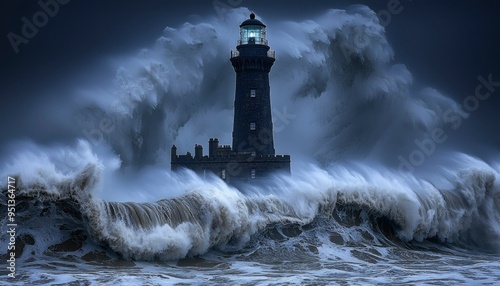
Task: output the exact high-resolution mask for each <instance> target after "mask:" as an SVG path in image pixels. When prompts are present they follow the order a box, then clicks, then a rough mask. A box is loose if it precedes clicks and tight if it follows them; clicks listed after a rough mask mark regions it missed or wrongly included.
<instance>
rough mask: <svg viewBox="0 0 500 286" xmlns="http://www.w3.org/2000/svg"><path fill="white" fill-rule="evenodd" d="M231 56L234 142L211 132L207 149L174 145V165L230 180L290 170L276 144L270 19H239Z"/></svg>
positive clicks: (198, 146) (287, 160)
mask: <svg viewBox="0 0 500 286" xmlns="http://www.w3.org/2000/svg"><path fill="white" fill-rule="evenodd" d="M230 61H231V64H232V66H233V69H234V71H235V73H236V87H235V96H234V118H233V133H232V146H231V145H219V140H218V139H217V138H210V139H209V141H208V148H209V151H208V155H203V146H202V145H198V144H196V145H195V155H194V156H193V155H192V154H191V153H190V152H187V153H186V155H178V154H177V150H178V149H177V147H176V146H175V145H173V146H172V149H171V169H172V170H173V171H175V170H179V169H181V168H187V169H191V170H193V171H195V172H197V173H198V174H201V175H203V176H207V174H210V173H213V174H215V175H216V176H219V177H220V178H221V179H223V180H224V181H226V182H228V183H236V182H241V181H252V180H258V179H263V178H266V177H267V176H268V175H270V174H273V173H282V174H290V156H289V155H276V154H275V149H274V138H273V137H274V136H273V120H272V112H271V110H272V109H271V92H270V85H269V73H270V71H271V68H272V66H273V64H274V62H275V52H274V51H273V50H271V49H270V47H269V45H268V41H267V38H266V25H264V24H263V23H262V22H261V21H259V20H257V19H255V14H253V13H251V14H250V18H249V19H247V20H245V21H243V23H241V25H240V37H239V39H238V41H237V45H236V49H235V50H231V53H230Z"/></svg>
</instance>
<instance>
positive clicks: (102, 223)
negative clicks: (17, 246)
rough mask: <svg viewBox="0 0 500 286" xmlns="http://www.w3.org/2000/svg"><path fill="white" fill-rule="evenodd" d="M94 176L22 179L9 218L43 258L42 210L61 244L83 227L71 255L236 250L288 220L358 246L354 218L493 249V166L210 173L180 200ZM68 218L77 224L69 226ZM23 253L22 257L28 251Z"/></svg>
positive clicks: (48, 237)
mask: <svg viewBox="0 0 500 286" xmlns="http://www.w3.org/2000/svg"><path fill="white" fill-rule="evenodd" d="M468 160H469V162H472V161H473V159H472V158H468ZM483 164H484V163H482V162H476V165H478V166H479V165H483ZM100 175H101V174H100V169H99V168H97V167H96V166H93V165H88V166H87V167H85V168H84V169H83V170H82V171H81V172H80V173H78V174H76V175H75V176H74V177H73V178H71V179H66V180H62V181H56V180H53V181H52V183H55V184H56V185H57V186H58V190H59V192H58V193H53V192H47V191H44V190H47V189H50V188H49V186H47V185H46V184H47V183H46V182H47V180H44V181H45V182H41V181H40V182H38V184H35V185H31V186H27V185H24V184H23V183H21V185H20V186H19V188H20V191H19V197H20V198H21V200H22V202H23V203H22V204H30V205H31V207H29V208H26V210H24V211H23V212H22V213H20V214H19V218H18V219H21V222H20V224H22V225H24V226H26V231H25V232H26V235H30V236H31V237H32V238H33V239H35V240H36V243H35V246H27V247H34V248H36V249H38V252H39V253H45V254H47V251H49V252H50V250H54V249H55V248H57V247H56V246H57V245H59V246H61V245H63V244H64V243H63V242H64V239H68V235H64V232H62V233H61V234H60V235H57V234H54V233H50V232H47V233H43V231H44V230H40V229H39V228H38V227H37V224H38V223H39V221H38V218H37V216H39V215H40V213H41V214H42V215H41V216H42V219H43V220H46V221H47V223H49V225H54V228H59V229H60V230H62V229H71V230H72V232H71V234H69V237H70V238H69V239H70V240H71V239H73V240H74V239H75V238H74V237H71V236H72V235H73V236H74V235H75V231H74V230H75V229H78V228H81V229H82V230H84V234H83V235H82V233H81V232H77V233H76V234H77V235H78V236H79V237H80V238H82V237H83V238H84V240H83V241H82V245H81V249H80V250H78V249H76V250H75V249H72V251H83V250H82V249H85V251H87V252H89V251H90V252H91V251H93V249H97V247H98V246H92V245H94V243H97V245H101V246H100V247H105V248H108V249H111V250H113V252H115V253H118V254H119V255H120V256H121V257H124V258H127V259H133V260H162V261H164V260H173V259H180V258H184V257H192V256H196V255H201V254H204V253H207V252H208V251H210V250H211V249H218V250H221V251H226V252H231V251H237V250H238V251H240V250H241V249H245V247H246V245H248V243H249V242H250V241H251V240H252V239H255V238H256V237H259V236H260V235H262V234H263V233H265V232H268V231H269V229H270V228H271V229H275V231H276V230H280V232H281V229H282V228H287V226H293V225H295V226H296V227H295V228H296V232H297V233H296V234H295V235H294V236H297V237H298V239H303V240H307V239H308V237H309V235H310V234H308V233H307V232H308V231H307V229H308V228H307V226H311V225H315V226H314V227H309V228H316V230H318V229H322V231H325V232H328V233H329V234H330V235H337V236H339V237H341V240H342V241H351V243H354V244H356V243H359V244H361V243H363V241H362V240H359V238H356V237H358V236H357V235H356V234H355V232H357V231H359V230H356V229H354V228H353V227H354V226H355V225H356V224H358V225H359V222H358V223H355V222H354V221H356V220H361V221H364V222H365V224H364V225H363V228H364V230H363V231H369V232H372V233H376V236H378V237H379V240H380V241H386V243H394V244H398V241H399V243H401V242H405V243H406V242H409V243H413V244H417V245H418V243H422V242H425V241H433V242H438V243H444V245H456V246H461V247H465V248H479V249H485V250H489V251H491V250H493V251H499V250H500V247H499V244H498V241H499V238H500V232H499V229H500V228H499V226H500V218H499V213H500V212H499V208H500V189H499V187H498V183H497V181H496V178H497V177H498V172H496V171H495V170H493V169H485V168H482V169H481V168H467V169H463V170H461V171H459V172H456V173H455V174H454V175H453V176H449V178H448V179H447V180H443V181H441V182H439V183H438V184H436V183H432V182H429V181H422V180H418V179H416V178H414V177H406V178H401V177H400V176H401V175H397V174H396V173H391V172H390V171H389V170H385V171H380V170H374V169H368V168H366V167H361V166H359V165H358V166H356V165H353V166H351V167H349V168H348V167H345V166H344V167H337V168H332V169H330V170H329V171H325V170H322V169H320V168H317V167H314V166H308V167H305V168H304V170H301V171H300V172H299V173H298V174H296V175H295V176H294V178H293V180H292V179H291V178H288V177H277V178H274V180H272V181H270V182H269V183H268V184H266V185H263V186H260V187H259V186H252V187H248V188H247V189H241V190H237V189H234V188H232V187H229V186H227V185H225V184H224V183H223V182H222V181H220V180H218V179H216V178H212V179H211V180H208V181H206V183H205V184H204V185H203V186H200V187H199V188H197V189H195V190H191V191H189V192H187V193H185V194H184V195H182V196H179V197H175V198H171V199H162V200H158V201H156V202H145V203H131V202H110V201H105V200H102V199H98V198H96V197H95V196H94V195H92V190H93V189H94V188H95V186H96V184H97V183H98V181H99V176H100ZM184 175H185V176H196V175H194V174H193V173H190V172H186V173H185V174H184ZM48 181H51V180H48ZM3 201H5V200H3ZM43 203H44V204H46V207H47V204H48V205H51V206H52V207H51V211H47V210H46V211H41V212H40V207H35V205H37V204H38V205H39V204H43ZM5 209H6V208H2V210H5ZM353 212H354V213H353ZM356 212H358V214H357V215H353V214H355V213H356ZM359 212H361V213H363V214H364V215H360V213H359ZM325 218H326V219H325ZM370 221H371V222H372V223H369V222H370ZM70 223H71V224H76V225H79V227H77V226H72V227H68V225H69V224H70ZM87 238H88V239H87ZM44 248H45V249H44ZM83 254H84V253H82V255H83ZM23 257H25V258H27V257H29V254H28V253H27V251H25V254H24V256H23Z"/></svg>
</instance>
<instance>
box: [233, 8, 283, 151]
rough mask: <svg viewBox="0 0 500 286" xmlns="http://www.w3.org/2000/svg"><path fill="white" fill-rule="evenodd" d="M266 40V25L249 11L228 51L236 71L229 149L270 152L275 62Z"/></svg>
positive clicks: (271, 147) (271, 148)
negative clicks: (271, 81)
mask: <svg viewBox="0 0 500 286" xmlns="http://www.w3.org/2000/svg"><path fill="white" fill-rule="evenodd" d="M274 56H275V53H274V51H272V50H271V49H270V48H269V46H268V44H267V39H266V25H264V24H263V23H262V22H261V21H259V20H257V19H255V14H253V13H252V14H250V19H248V20H246V21H244V22H243V23H241V25H240V39H239V40H238V46H237V47H236V50H235V51H231V63H232V65H233V67H234V71H235V72H236V93H235V97H234V125H233V151H234V152H247V151H251V152H255V153H256V154H258V155H274V154H275V151H274V140H273V122H272V116H271V96H270V86H269V72H270V71H271V67H272V66H273V64H274V61H275V58H274Z"/></svg>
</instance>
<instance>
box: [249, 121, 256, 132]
mask: <svg viewBox="0 0 500 286" xmlns="http://www.w3.org/2000/svg"><path fill="white" fill-rule="evenodd" d="M250 130H255V122H252V123H250Z"/></svg>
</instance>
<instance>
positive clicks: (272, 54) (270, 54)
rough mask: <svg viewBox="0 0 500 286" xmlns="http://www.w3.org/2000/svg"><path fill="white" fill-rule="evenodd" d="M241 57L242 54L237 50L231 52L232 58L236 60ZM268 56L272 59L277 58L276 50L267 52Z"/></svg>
mask: <svg viewBox="0 0 500 286" xmlns="http://www.w3.org/2000/svg"><path fill="white" fill-rule="evenodd" d="M239 56H240V52H239V51H237V50H231V58H236V57H239ZM267 56H268V57H270V58H273V59H274V58H276V51H274V50H269V51H267Z"/></svg>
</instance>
